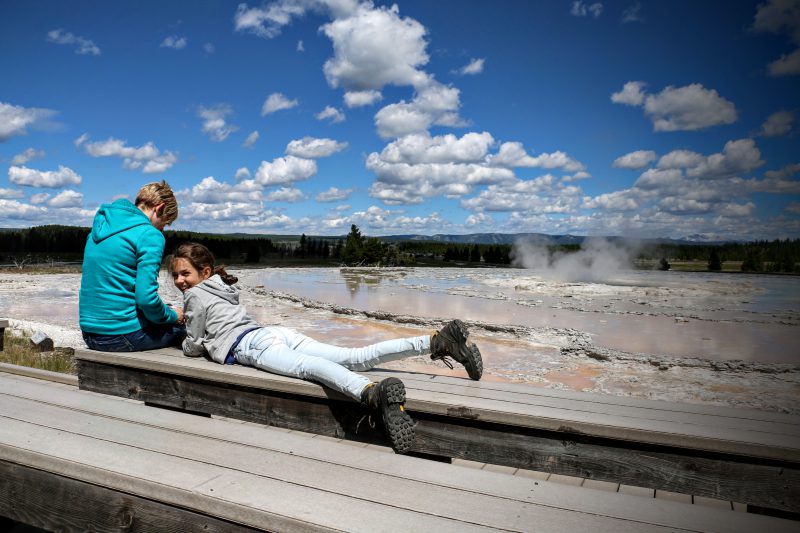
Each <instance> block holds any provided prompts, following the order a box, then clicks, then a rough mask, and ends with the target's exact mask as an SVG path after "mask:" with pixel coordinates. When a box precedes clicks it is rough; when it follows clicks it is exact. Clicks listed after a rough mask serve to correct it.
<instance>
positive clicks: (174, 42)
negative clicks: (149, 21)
mask: <svg viewBox="0 0 800 533" xmlns="http://www.w3.org/2000/svg"><path fill="white" fill-rule="evenodd" d="M188 42H189V41H188V40H187V39H186V37H178V36H177V35H170V36H169V37H165V38H164V40H163V41H161V44H160V45H159V46H160V47H161V48H174V49H175V50H181V49H182V48H186V45H187V44H188ZM206 51H207V50H206ZM212 51H213V50H212Z"/></svg>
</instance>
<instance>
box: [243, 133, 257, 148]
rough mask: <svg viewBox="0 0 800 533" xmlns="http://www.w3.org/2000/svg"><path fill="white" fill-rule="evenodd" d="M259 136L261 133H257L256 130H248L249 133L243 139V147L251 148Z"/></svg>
mask: <svg viewBox="0 0 800 533" xmlns="http://www.w3.org/2000/svg"><path fill="white" fill-rule="evenodd" d="M260 136H261V135H260V134H259V133H258V131H252V132H250V135H248V136H247V138H246V139H245V140H244V142H243V143H242V146H244V147H245V148H252V147H253V145H254V144H256V141H257V140H258V138H259V137H260Z"/></svg>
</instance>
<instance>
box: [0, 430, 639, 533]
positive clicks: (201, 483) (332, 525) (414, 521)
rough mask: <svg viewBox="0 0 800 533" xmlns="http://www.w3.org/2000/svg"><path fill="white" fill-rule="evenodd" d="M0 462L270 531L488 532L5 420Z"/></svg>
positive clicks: (435, 518)
mask: <svg viewBox="0 0 800 533" xmlns="http://www.w3.org/2000/svg"><path fill="white" fill-rule="evenodd" d="M177 438H179V437H177ZM87 450H90V451H91V453H86V451H87ZM0 460H3V461H7V462H13V463H17V464H21V465H24V466H29V467H32V468H37V469H40V470H44V471H48V472H53V473H56V474H58V475H61V476H65V477H70V478H73V479H79V480H81V481H85V482H88V483H93V484H98V485H101V486H105V487H108V488H112V489H114V490H118V491H123V492H128V493H131V494H135V495H137V496H142V497H147V498H150V499H154V500H158V501H163V502H164V503H167V504H170V505H174V506H178V507H183V508H188V509H192V510H195V511H200V512H204V513H207V514H209V515H211V516H216V517H218V518H220V519H224V520H230V521H233V522H235V523H241V524H244V525H247V526H249V527H257V528H262V529H266V530H270V531H307V530H337V531H354V532H357V531H363V532H372V531H376V530H381V529H383V530H386V531H408V530H409V529H411V530H415V529H416V530H435V531H453V532H459V531H489V530H490V529H491V528H487V527H483V526H479V525H476V524H471V523H468V522H465V521H456V520H450V519H446V518H441V517H438V516H432V515H426V514H423V513H417V512H412V511H407V510H404V509H400V508H397V507H394V506H389V505H381V504H377V503H374V502H372V501H368V500H358V499H354V498H351V497H348V496H343V495H341V494H337V493H334V492H328V491H323V490H317V489H313V488H310V487H307V486H300V485H295V484H292V483H285V482H280V481H277V480H274V479H270V478H267V477H264V476H260V475H256V474H250V473H247V472H243V471H234V470H230V469H227V468H224V467H220V466H218V465H214V464H209V463H205V462H202V461H196V460H189V459H184V458H180V457H175V456H168V455H163V454H160V453H156V452H152V451H149V450H144V449H141V448H137V447H135V446H127V445H123V444H118V443H112V442H108V441H103V440H99V439H93V438H91V437H87V436H83V435H78V434H74V433H70V432H65V431H59V430H54V429H50V428H46V427H42V426H37V425H34V424H29V423H25V422H20V421H17V420H11V419H7V418H6V419H4V420H3V423H2V424H0ZM564 514H566V515H570V514H575V513H564ZM576 518H577V524H580V523H581V520H580V519H581V518H582V517H580V516H578V517H574V518H573V519H572V521H576ZM609 522H614V524H609V527H608V528H606V530H607V531H611V526H614V527H623V528H624V527H625V523H624V521H619V520H610V521H609ZM616 522H619V523H618V524H617V523H616ZM628 529H634V528H630V527H628Z"/></svg>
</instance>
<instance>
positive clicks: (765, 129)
mask: <svg viewBox="0 0 800 533" xmlns="http://www.w3.org/2000/svg"><path fill="white" fill-rule="evenodd" d="M793 122H794V113H792V112H791V111H778V112H777V113H773V114H771V115H770V116H769V117H767V120H766V121H765V122H764V124H762V125H761V132H760V133H761V135H763V136H764V137H781V136H783V135H786V134H787V133H789V132H790V131H791V130H792V123H793Z"/></svg>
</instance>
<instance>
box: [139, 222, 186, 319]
mask: <svg viewBox="0 0 800 533" xmlns="http://www.w3.org/2000/svg"><path fill="white" fill-rule="evenodd" d="M163 255H164V235H162V234H161V232H160V231H158V230H157V229H156V228H154V227H150V228H149V230H145V231H144V232H142V235H141V236H140V238H139V241H138V242H137V243H136V283H135V284H134V297H135V298H136V307H137V308H139V309H140V310H141V311H142V313H144V316H145V318H147V320H149V321H150V322H152V323H154V324H172V323H175V322H177V321H178V313H177V312H176V311H175V310H174V309H172V308H170V307H169V306H167V304H165V303H164V302H163V301H162V300H161V297H160V296H159V295H158V269H159V268H160V267H161V259H162V257H163Z"/></svg>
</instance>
